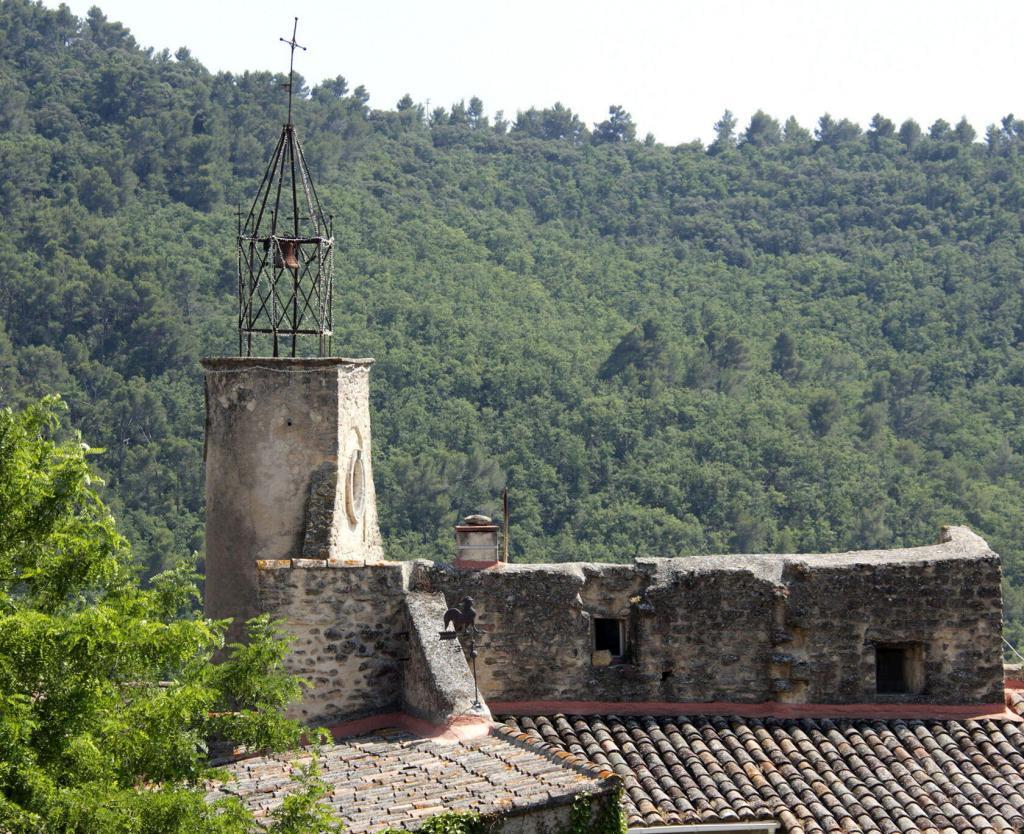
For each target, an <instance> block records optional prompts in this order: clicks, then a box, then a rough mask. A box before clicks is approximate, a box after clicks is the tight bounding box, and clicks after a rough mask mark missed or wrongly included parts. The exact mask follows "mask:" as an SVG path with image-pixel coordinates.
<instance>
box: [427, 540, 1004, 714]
mask: <svg viewBox="0 0 1024 834" xmlns="http://www.w3.org/2000/svg"><path fill="white" fill-rule="evenodd" d="M946 539H947V540H946V541H945V542H943V543H941V544H938V545H934V546H931V547H921V548H909V549H905V550H892V551H862V552H854V553H844V554H828V555H807V556H782V555H778V556H768V555H766V556H744V555H736V556H705V557H689V558H682V559H639V560H637V563H636V565H635V566H619V565H592V564H563V565H508V566H502V567H500V568H496V569H492V570H488V571H475V572H473V571H456V570H452V569H450V568H445V567H441V566H437V567H434V568H432V569H430V570H424V569H421V570H418V571H417V572H416V573H415V575H414V578H415V580H416V582H417V583H418V584H417V587H422V588H427V587H429V588H431V589H435V590H441V591H443V592H444V593H445V595H446V597H447V598H448V600H449V601H454V600H457V599H461V597H462V596H464V595H469V596H472V597H473V598H474V600H475V601H476V608H477V610H478V611H479V612H480V613H479V621H480V623H481V625H482V627H483V628H484V629H485V630H486V631H487V633H488V635H487V638H486V640H485V641H484V642H483V644H482V645H481V648H480V661H479V662H480V668H481V670H482V672H481V689H482V690H483V692H484V693H485V695H486V696H487V697H488V698H490V699H492V700H499V701H521V700H540V699H567V700H606V701H676V702H680V701H684V702H685V701H705V702H706V701H733V702H762V701H772V700H778V701H785V702H789V703H871V702H887V701H901V702H909V701H919V702H928V703H950V704H954V703H962V704H972V703H1001V702H1002V699H1003V695H1002V685H1003V683H1002V679H1003V678H1002V647H1001V634H1002V613H1001V612H1002V599H1001V592H1000V569H999V557H998V556H997V555H996V554H994V553H993V552H992V551H991V550H989V548H988V546H987V545H986V544H985V542H984V541H983V540H982V539H981V538H979V537H978V536H976V535H974V534H973V533H971V532H970V531H969V530H966V529H964V528H954V529H953V530H952V531H949V532H948V533H947V534H946ZM594 617H614V618H622V619H624V620H625V624H626V631H627V635H628V642H629V647H628V649H627V656H626V658H624V660H625V661H626V662H624V663H621V664H619V665H610V666H598V665H594V663H593V662H592V657H591V649H592V647H593V642H592V640H593V637H592V625H591V623H592V618H594ZM877 644H885V645H898V646H912V647H914V649H915V650H919V651H920V652H921V653H922V654H923V675H924V685H923V687H922V688H921V689H920V691H916V692H909V693H907V694H901V695H880V694H878V692H877V691H876V682H875V653H874V652H875V646H876V645H877Z"/></svg>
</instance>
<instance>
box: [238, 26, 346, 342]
mask: <svg viewBox="0 0 1024 834" xmlns="http://www.w3.org/2000/svg"><path fill="white" fill-rule="evenodd" d="M298 27H299V19H298V18H295V26H294V28H293V30H292V37H291V40H286V39H285V38H280V40H281V41H282V42H283V43H285V44H287V45H288V46H289V47H290V49H291V56H290V60H289V64H288V82H287V83H286V84H284V85H283V86H284V87H285V88H286V89H287V90H288V121H287V122H286V123H285V124H284V126H283V127H282V128H281V136H280V138H279V139H278V140H277V146H276V147H275V149H274V153H273V155H272V156H271V159H270V162H269V163H268V165H267V168H266V171H265V172H264V174H263V179H262V181H261V182H260V186H259V189H258V190H257V193H256V198H255V199H254V200H253V203H252V207H251V208H250V209H249V212H248V214H247V215H243V214H242V213H241V212H239V218H238V238H237V239H238V354H239V356H252V355H254V350H255V351H256V352H257V355H258V351H259V349H260V339H262V340H263V344H266V343H267V341H269V347H270V349H271V351H272V354H271V355H273V356H279V355H281V351H282V348H283V349H284V350H288V351H289V352H290V353H291V355H292V356H297V355H298V345H299V338H300V337H301V336H316V337H317V339H318V342H317V354H318V355H319V356H330V353H331V337H332V335H333V332H334V330H333V313H332V307H333V303H334V222H333V218H331V217H329V216H328V215H325V214H324V211H323V207H322V206H321V205H320V198H319V197H318V196H317V193H316V188H315V187H314V186H313V180H312V177H311V176H310V174H309V167H308V166H307V165H306V159H305V156H304V154H303V152H302V145H301V144H300V143H299V137H298V133H297V132H296V130H295V125H294V124H292V94H293V86H294V80H295V50H296V49H301V50H302V51H303V52H305V51H306V47H304V46H302V45H301V44H300V43H299V42H298V41H297V40H296V37H297V34H298ZM243 217H244V221H243ZM282 342H283V345H282Z"/></svg>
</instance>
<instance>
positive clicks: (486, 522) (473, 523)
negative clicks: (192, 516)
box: [459, 513, 494, 527]
mask: <svg viewBox="0 0 1024 834" xmlns="http://www.w3.org/2000/svg"><path fill="white" fill-rule="evenodd" d="M493 523H494V522H493V521H491V518H490V516H486V515H480V514H479V513H476V514H474V515H467V516H466V517H465V518H464V519H462V524H460V525H459V526H460V527H461V526H463V525H464V526H466V527H488V526H490V525H491V524H493Z"/></svg>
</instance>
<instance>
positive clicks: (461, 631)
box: [440, 597, 480, 708]
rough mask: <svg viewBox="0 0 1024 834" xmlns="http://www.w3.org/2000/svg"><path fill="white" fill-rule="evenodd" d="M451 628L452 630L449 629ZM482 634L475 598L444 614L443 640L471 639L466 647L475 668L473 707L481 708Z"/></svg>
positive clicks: (467, 598)
mask: <svg viewBox="0 0 1024 834" xmlns="http://www.w3.org/2000/svg"><path fill="white" fill-rule="evenodd" d="M448 626H451V629H449V628H448ZM479 633H480V631H479V629H477V627H476V609H475V608H474V607H473V598H472V597H466V598H465V599H464V600H462V607H461V608H460V607H458V606H454V607H452V608H449V609H448V610H447V611H445V613H444V631H442V632H441V633H440V637H441V639H442V640H459V642H460V644H461V640H460V638H461V637H468V638H469V645H468V646H467V647H466V649H467V650H468V654H469V662H470V663H471V664H472V666H473V706H474V707H478V708H479V707H480V686H479V685H478V684H477V680H476V658H477V654H478V652H477V650H476V637H477V635H478V634H479Z"/></svg>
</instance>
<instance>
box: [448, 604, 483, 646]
mask: <svg viewBox="0 0 1024 834" xmlns="http://www.w3.org/2000/svg"><path fill="white" fill-rule="evenodd" d="M448 626H452V627H453V628H454V629H455V631H462V630H463V629H467V628H472V629H476V609H475V608H474V607H473V598H472V597H466V598H465V599H463V600H462V607H461V608H459V607H458V606H456V607H454V608H449V609H448V610H447V611H445V612H444V628H445V631H448ZM448 639H449V640H450V639H451V638H448Z"/></svg>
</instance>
